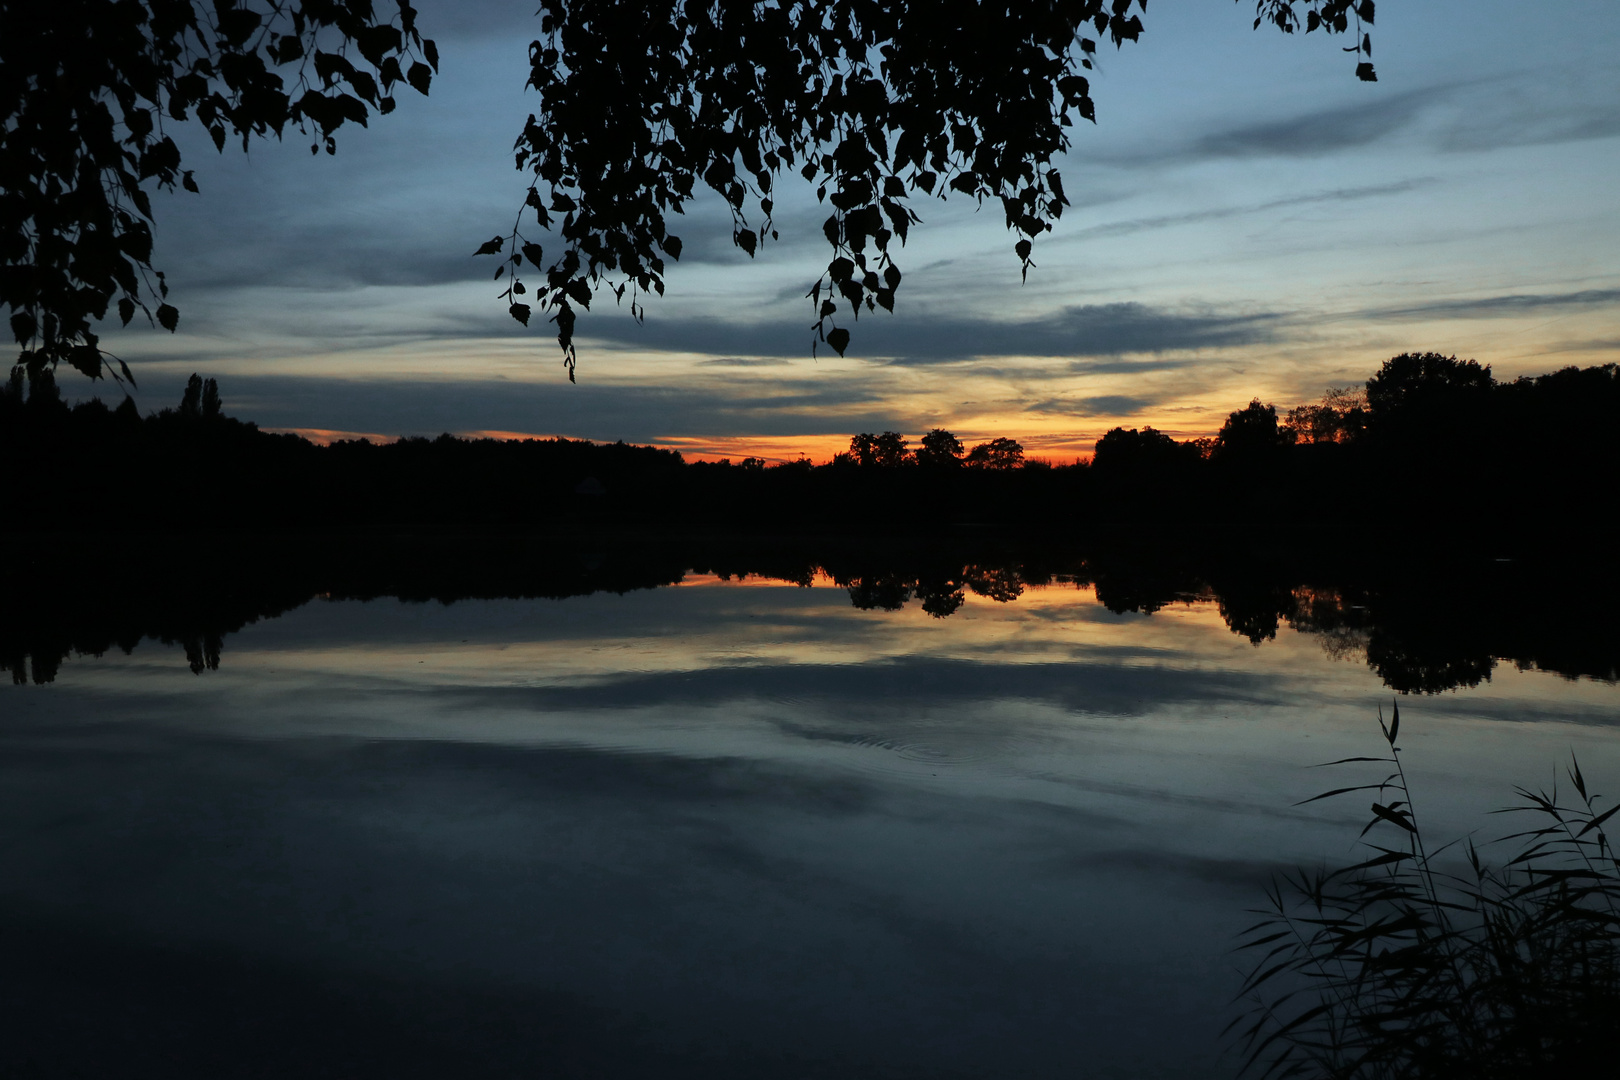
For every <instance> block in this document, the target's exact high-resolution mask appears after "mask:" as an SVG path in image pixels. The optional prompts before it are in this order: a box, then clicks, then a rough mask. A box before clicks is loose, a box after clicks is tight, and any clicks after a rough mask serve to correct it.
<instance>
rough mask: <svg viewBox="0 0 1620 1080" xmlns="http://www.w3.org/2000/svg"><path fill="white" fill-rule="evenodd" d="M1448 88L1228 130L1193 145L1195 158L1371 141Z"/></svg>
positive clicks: (1307, 153)
mask: <svg viewBox="0 0 1620 1080" xmlns="http://www.w3.org/2000/svg"><path fill="white" fill-rule="evenodd" d="M1452 91H1453V88H1452V87H1449V86H1447V87H1433V88H1428V89H1423V90H1413V91H1409V92H1407V93H1404V94H1397V95H1395V96H1393V97H1388V98H1384V99H1382V100H1380V101H1374V102H1370V103H1368V104H1357V105H1347V106H1339V107H1337V108H1331V109H1319V110H1315V111H1313V112H1307V113H1300V114H1299V115H1296V116H1291V117H1288V118H1287V119H1283V120H1270V121H1265V122H1263V123H1259V124H1247V125H1244V126H1242V127H1234V128H1228V129H1227V130H1225V131H1217V132H1213V133H1211V134H1209V135H1206V136H1204V137H1203V138H1201V139H1199V140H1198V141H1197V142H1195V143H1194V144H1193V145H1192V147H1191V148H1190V150H1189V151H1187V156H1189V157H1198V158H1246V157H1315V156H1318V155H1321V154H1333V153H1338V152H1339V151H1341V150H1349V149H1352V148H1354V147H1358V146H1365V145H1367V144H1368V143H1372V142H1376V141H1377V140H1379V139H1382V138H1384V137H1385V136H1387V135H1391V134H1394V133H1395V132H1397V131H1399V130H1400V129H1402V128H1404V127H1406V126H1407V125H1409V124H1411V123H1412V121H1414V120H1415V119H1417V117H1418V115H1419V114H1420V113H1421V112H1422V111H1423V110H1424V109H1425V108H1427V107H1428V106H1430V105H1432V104H1434V103H1435V102H1436V101H1438V100H1440V99H1441V98H1443V97H1445V96H1447V95H1449V94H1450V93H1452Z"/></svg>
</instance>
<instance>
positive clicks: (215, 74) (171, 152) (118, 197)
mask: <svg viewBox="0 0 1620 1080" xmlns="http://www.w3.org/2000/svg"><path fill="white" fill-rule="evenodd" d="M393 6H394V7H395V8H396V10H395V11H394V13H393V14H392V16H391V17H388V18H383V17H379V16H378V15H377V13H376V11H375V10H374V8H373V3H372V0H302V2H293V3H287V2H285V0H231V2H228V3H227V2H224V0H221V2H218V3H204V2H203V0H125V2H123V3H117V4H109V3H105V2H104V0H51V2H50V3H33V2H29V0H20V2H18V0H8V2H5V3H0V132H4V136H3V137H0V303H3V304H5V305H6V306H7V307H9V308H10V309H11V316H10V318H11V332H12V335H13V336H14V337H15V338H16V340H17V343H18V344H19V345H20V346H21V347H22V353H21V355H20V356H19V358H18V363H19V364H22V365H23V366H24V367H26V368H27V370H28V371H29V373H30V374H33V375H37V374H38V373H40V372H41V371H43V370H45V369H47V368H51V369H54V368H55V367H56V366H57V365H58V364H60V363H64V362H65V363H68V364H70V365H72V366H73V367H75V368H77V369H78V370H79V371H81V372H83V373H84V374H86V375H88V376H90V377H91V378H99V377H100V376H101V375H102V374H103V373H104V372H105V373H108V374H112V375H113V376H114V377H115V378H122V379H127V380H130V381H131V382H133V379H132V378H131V376H130V372H129V369H128V367H127V366H125V365H124V363H123V361H121V360H117V359H116V358H111V357H108V356H107V355H106V354H104V353H103V352H102V350H101V348H100V338H99V337H98V335H97V334H96V332H95V331H94V330H93V329H92V323H93V322H95V321H98V320H101V319H103V318H105V317H106V316H107V312H108V308H109V305H112V304H113V302H114V300H115V299H116V301H117V305H116V306H117V312H118V318H119V319H120V321H121V322H122V323H123V324H124V325H126V326H127V325H129V323H130V320H132V319H133V318H134V317H135V314H136V312H137V311H139V312H141V313H142V314H143V315H145V316H146V318H147V319H148V320H149V321H151V322H153V323H154V324H155V325H158V326H162V327H163V328H164V329H165V330H169V331H171V332H172V331H173V330H174V329H175V328H176V326H177V325H178V324H179V318H180V314H179V312H178V311H177V310H176V309H175V308H174V307H173V306H171V305H170V304H169V303H168V295H169V287H168V284H167V282H166V281H165V279H164V276H163V273H162V271H159V270H156V269H155V268H154V267H153V266H152V261H151V259H152V242H153V234H152V230H153V225H154V215H153V209H152V201H151V194H150V192H151V189H152V188H154V187H155V188H159V189H167V190H171V191H172V190H173V189H174V187H175V185H176V184H179V185H180V186H181V187H183V188H185V189H186V190H188V191H193V192H195V191H196V190H197V184H196V181H195V180H193V179H192V171H191V170H190V169H185V168H182V162H181V160H180V149H179V146H178V145H177V144H176V143H175V141H174V137H173V136H172V135H171V134H170V133H169V130H168V128H169V125H171V124H177V123H184V122H188V121H191V120H193V119H194V120H195V121H196V122H197V123H198V124H200V125H201V126H202V127H203V128H205V129H206V130H207V131H208V134H209V136H210V137H211V138H212V139H213V142H214V146H215V147H216V148H217V149H219V150H220V151H223V150H224V148H225V143H226V140H227V139H240V140H241V143H242V149H243V150H244V151H245V150H246V149H247V148H248V145H249V143H250V142H251V141H252V140H253V138H255V137H263V136H267V135H274V136H276V137H277V138H280V137H281V136H282V134H283V133H284V132H285V131H286V130H287V129H288V128H289V127H294V128H296V129H297V130H298V131H300V132H301V133H303V134H304V135H306V136H308V137H309V138H310V140H311V145H310V151H311V152H312V153H314V152H318V151H319V150H320V149H321V148H322V147H325V149H326V151H327V153H329V154H330V153H334V152H336V149H337V143H336V140H335V139H334V137H333V133H334V132H335V131H337V129H338V128H340V127H341V126H342V125H343V124H344V123H345V122H346V121H353V122H354V123H357V124H360V125H362V126H364V125H365V124H366V122H367V120H368V118H369V116H370V113H371V110H373V109H375V110H376V111H377V112H379V113H388V112H391V111H393V108H394V104H395V102H394V97H393V94H394V89H395V87H396V86H398V85H400V84H408V85H410V86H411V87H412V88H414V89H415V90H417V91H419V92H421V93H424V94H425V93H427V91H428V86H429V84H430V82H431V81H432V76H433V72H434V71H435V70H437V68H438V50H437V49H436V48H435V46H434V44H433V42H432V41H430V40H428V39H426V38H423V37H422V36H421V34H420V33H419V32H418V31H417V29H416V10H415V8H413V7H412V6H411V4H410V3H409V2H408V0H397V3H396V4H395V5H393ZM92 28H93V30H92ZM114 364H116V365H117V366H116V370H115V369H114V368H113V366H112V365H114Z"/></svg>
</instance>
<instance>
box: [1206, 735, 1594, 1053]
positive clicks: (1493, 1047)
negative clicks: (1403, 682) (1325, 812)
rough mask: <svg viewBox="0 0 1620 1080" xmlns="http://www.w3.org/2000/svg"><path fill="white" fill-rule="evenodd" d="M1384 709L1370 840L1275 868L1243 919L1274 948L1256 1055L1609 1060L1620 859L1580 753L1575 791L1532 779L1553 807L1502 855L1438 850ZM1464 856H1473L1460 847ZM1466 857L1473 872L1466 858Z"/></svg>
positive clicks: (1255, 1030) (1543, 809) (1259, 1003)
mask: <svg viewBox="0 0 1620 1080" xmlns="http://www.w3.org/2000/svg"><path fill="white" fill-rule="evenodd" d="M1379 726H1380V728H1381V730H1382V732H1383V736H1384V740H1385V742H1386V744H1387V745H1388V747H1389V756H1388V757H1357V758H1348V759H1345V761H1342V762H1334V763H1332V764H1335V765H1341V764H1346V763H1350V762H1371V763H1377V764H1381V765H1387V766H1393V771H1392V772H1391V773H1390V774H1389V775H1388V776H1386V777H1385V778H1384V779H1383V780H1382V781H1379V782H1376V783H1370V784H1358V785H1351V786H1348V787H1341V788H1336V789H1334V790H1332V791H1328V792H1325V793H1323V794H1321V795H1317V796H1315V797H1314V798H1312V799H1307V800H1305V801H1306V802H1315V801H1317V800H1320V799H1327V798H1334V797H1338V796H1341V795H1346V794H1352V793H1356V792H1365V791H1373V792H1375V793H1376V797H1375V799H1374V801H1373V804H1372V814H1373V816H1372V817H1371V819H1370V820H1369V821H1368V823H1367V825H1366V827H1365V828H1364V829H1362V836H1363V837H1366V836H1367V835H1368V833H1370V832H1373V830H1377V832H1376V834H1375V838H1374V839H1373V840H1371V841H1364V846H1365V847H1366V848H1367V851H1368V857H1367V858H1366V859H1364V860H1362V861H1361V862H1359V863H1357V864H1355V865H1353V866H1349V867H1345V868H1342V869H1339V870H1335V871H1331V872H1329V871H1326V870H1322V871H1317V872H1307V871H1299V872H1297V873H1296V874H1295V875H1293V876H1291V877H1290V878H1288V879H1287V880H1286V881H1284V882H1281V883H1275V884H1274V885H1273V887H1272V890H1271V892H1270V894H1269V896H1268V904H1267V907H1266V908H1265V909H1263V910H1261V911H1259V912H1258V914H1260V915H1262V916H1263V917H1262V919H1261V920H1260V921H1259V922H1257V923H1256V924H1255V925H1254V926H1252V927H1250V928H1249V929H1248V930H1246V931H1245V932H1244V935H1243V939H1244V940H1243V944H1242V949H1243V950H1252V951H1253V953H1254V955H1255V957H1256V959H1255V960H1254V961H1253V965H1252V967H1251V968H1250V969H1249V973H1248V975H1247V977H1246V978H1245V980H1244V985H1243V996H1244V997H1245V998H1246V999H1247V1000H1248V1001H1249V1003H1250V1005H1249V1011H1248V1013H1247V1016H1246V1017H1240V1018H1239V1019H1238V1020H1236V1021H1234V1022H1233V1025H1232V1026H1231V1027H1229V1028H1228V1031H1232V1030H1233V1029H1236V1030H1237V1032H1238V1038H1239V1042H1240V1044H1241V1046H1242V1050H1243V1053H1244V1055H1245V1069H1246V1070H1252V1071H1255V1072H1257V1073H1258V1074H1259V1075H1261V1076H1303V1077H1324V1078H1333V1080H1352V1078H1355V1080H1362V1078H1366V1080H1375V1078H1384V1077H1388V1078H1396V1077H1399V1078H1402V1080H1406V1078H1411V1080H1421V1078H1429V1077H1436V1078H1452V1077H1457V1078H1461V1077H1470V1078H1480V1080H1496V1078H1502V1080H1507V1078H1515V1080H1517V1078H1532V1077H1544V1076H1566V1075H1568V1076H1573V1075H1579V1074H1580V1073H1582V1072H1584V1071H1594V1072H1595V1071H1596V1070H1599V1069H1603V1068H1604V1067H1605V1066H1608V1065H1609V1064H1610V1062H1611V1058H1612V1046H1613V1034H1614V1017H1615V1015H1616V1012H1617V1010H1620V862H1617V861H1616V855H1615V850H1614V847H1613V845H1612V844H1611V843H1610V841H1609V839H1608V836H1607V834H1606V833H1605V831H1604V824H1605V823H1606V822H1607V821H1608V820H1609V819H1610V818H1611V817H1612V816H1613V815H1614V813H1615V809H1614V808H1610V809H1608V810H1600V809H1599V802H1600V797H1599V796H1596V795H1593V794H1591V793H1589V792H1588V791H1587V787H1586V780H1585V778H1584V777H1583V776H1582V775H1581V770H1580V765H1579V764H1578V763H1577V762H1574V761H1573V760H1572V761H1571V764H1570V767H1569V770H1568V776H1569V781H1570V784H1571V785H1572V787H1573V788H1574V791H1575V799H1574V800H1573V801H1570V802H1566V801H1564V800H1563V798H1562V797H1561V796H1560V794H1559V792H1558V788H1557V785H1556V784H1555V785H1554V786H1553V788H1552V790H1551V791H1546V792H1535V791H1530V790H1528V789H1525V788H1519V789H1516V793H1517V795H1518V796H1519V798H1520V800H1521V801H1520V802H1519V804H1517V805H1515V806H1513V807H1510V808H1509V809H1508V810H1507V811H1501V812H1512V813H1518V814H1530V815H1533V816H1534V817H1535V818H1537V819H1538V821H1539V824H1534V825H1532V826H1531V827H1530V828H1528V829H1526V830H1524V831H1520V832H1517V833H1514V834H1512V835H1510V836H1507V837H1504V838H1503V840H1502V841H1499V842H1500V843H1514V842H1516V843H1517V845H1518V849H1517V851H1513V852H1510V854H1509V856H1508V857H1507V858H1506V859H1505V860H1504V861H1503V862H1502V864H1501V865H1499V866H1493V865H1491V864H1490V863H1488V862H1487V861H1486V859H1485V857H1484V856H1483V855H1482V854H1481V852H1480V850H1479V849H1478V848H1476V847H1475V845H1474V843H1473V841H1472V840H1471V839H1470V840H1468V841H1466V842H1465V843H1464V844H1463V845H1461V853H1462V854H1463V855H1464V857H1465V862H1466V865H1465V866H1461V867H1458V868H1457V869H1456V870H1453V869H1451V868H1450V867H1449V866H1448V865H1447V863H1446V862H1445V861H1444V859H1443V856H1445V855H1446V853H1447V852H1448V850H1450V849H1452V848H1453V847H1455V846H1457V845H1456V844H1455V843H1453V844H1447V845H1445V846H1444V847H1441V848H1435V849H1431V848H1430V847H1429V846H1428V842H1427V840H1426V839H1425V836H1424V833H1423V830H1422V827H1421V825H1420V823H1419V821H1418V818H1417V813H1416V810H1415V808H1414V807H1413V805H1412V791H1411V788H1410V786H1409V784H1408V781H1407V777H1406V771H1405V769H1404V767H1403V765H1402V763H1401V751H1400V748H1399V747H1398V746H1397V745H1396V740H1397V739H1398V737H1399V734H1400V707H1399V705H1397V706H1396V707H1395V710H1394V712H1393V713H1392V715H1391V718H1390V723H1389V724H1388V726H1385V725H1384V723H1383V717H1382V714H1381V713H1380V717H1379ZM1453 857H1455V856H1453ZM1459 871H1460V872H1459Z"/></svg>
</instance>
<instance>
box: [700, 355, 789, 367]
mask: <svg viewBox="0 0 1620 1080" xmlns="http://www.w3.org/2000/svg"><path fill="white" fill-rule="evenodd" d="M791 363H792V361H791V360H785V359H783V358H781V357H777V356H755V357H744V356H720V357H716V358H715V359H713V360H699V361H698V367H786V366H787V365H788V364H791Z"/></svg>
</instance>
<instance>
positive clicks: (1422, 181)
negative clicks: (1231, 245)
mask: <svg viewBox="0 0 1620 1080" xmlns="http://www.w3.org/2000/svg"><path fill="white" fill-rule="evenodd" d="M1435 182H1436V178H1435V177H1432V176H1422V177H1414V178H1412V179H1410V180H1398V181H1395V182H1393V183H1389V184H1369V185H1365V186H1362V187H1350V188H1337V189H1335V190H1333V191H1319V192H1314V193H1312V194H1309V195H1293V196H1289V197H1287V198H1283V199H1271V200H1268V201H1266V202H1260V203H1251V204H1249V205H1247V206H1222V207H1216V208H1213V209H1209V210H1194V211H1189V212H1187V213H1184V214H1160V215H1157V216H1154V217H1140V218H1131V219H1129V220H1125V221H1110V222H1106V223H1104V224H1101V225H1092V226H1090V227H1089V228H1085V229H1081V230H1080V231H1078V232H1076V233H1073V234H1071V238H1072V239H1076V240H1080V239H1091V238H1095V237H1099V236H1124V235H1128V234H1130V233H1139V232H1148V231H1151V230H1154V229H1169V228H1175V227H1176V226H1179V225H1196V224H1199V223H1201V222H1205V221H1221V220H1224V219H1227V218H1235V217H1244V216H1247V215H1250V214H1265V213H1269V212H1271V211H1273V210H1283V209H1286V208H1288V207H1291V206H1308V205H1311V204H1313V203H1342V202H1351V201H1354V200H1357V199H1372V198H1378V197H1380V196H1384V195H1400V194H1403V193H1404V192H1408V191H1415V190H1417V189H1418V188H1422V187H1427V186H1428V185H1430V184H1433V183H1435Z"/></svg>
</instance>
